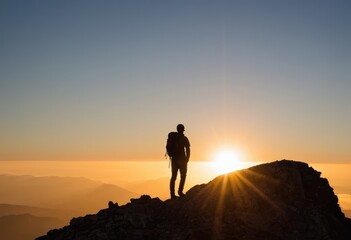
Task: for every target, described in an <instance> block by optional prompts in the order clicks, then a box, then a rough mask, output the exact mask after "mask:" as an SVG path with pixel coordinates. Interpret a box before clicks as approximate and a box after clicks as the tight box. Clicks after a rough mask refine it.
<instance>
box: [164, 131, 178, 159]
mask: <svg viewBox="0 0 351 240" xmlns="http://www.w3.org/2000/svg"><path fill="white" fill-rule="evenodd" d="M178 139H179V135H178V133H177V132H170V133H168V138H167V145H166V151H167V155H168V156H169V157H170V158H173V157H174V156H175V155H177V154H178V153H179V143H178V142H179V140H178Z"/></svg>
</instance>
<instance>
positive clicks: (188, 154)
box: [185, 139, 190, 162]
mask: <svg viewBox="0 0 351 240" xmlns="http://www.w3.org/2000/svg"><path fill="white" fill-rule="evenodd" d="M187 142H188V143H187V145H186V146H185V153H186V159H187V162H189V159H190V143H189V140H188V139H187Z"/></svg>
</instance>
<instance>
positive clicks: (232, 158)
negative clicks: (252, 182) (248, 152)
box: [212, 149, 241, 174]
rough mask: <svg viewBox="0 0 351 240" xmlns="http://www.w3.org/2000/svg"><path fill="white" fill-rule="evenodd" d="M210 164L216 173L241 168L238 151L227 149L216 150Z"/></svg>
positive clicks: (224, 172)
mask: <svg viewBox="0 0 351 240" xmlns="http://www.w3.org/2000/svg"><path fill="white" fill-rule="evenodd" d="M212 164H213V170H214V171H215V172H216V173H217V174H226V173H229V172H232V171H235V170H238V169H240V168H241V162H240V156H239V153H238V152H237V151H235V150H229V149H223V150H220V151H218V152H217V153H216V154H215V155H214V158H213V163H212Z"/></svg>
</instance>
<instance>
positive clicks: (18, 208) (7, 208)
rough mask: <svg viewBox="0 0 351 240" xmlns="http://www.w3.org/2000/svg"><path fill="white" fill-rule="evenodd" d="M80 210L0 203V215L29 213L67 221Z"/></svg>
mask: <svg viewBox="0 0 351 240" xmlns="http://www.w3.org/2000/svg"><path fill="white" fill-rule="evenodd" d="M80 213H81V212H80V211H73V210H62V209H61V210H57V209H48V208H38V207H30V206H23V205H10V204H0V217H3V216H8V215H23V214H29V215H33V216H36V217H53V218H57V219H60V220H61V221H64V222H65V223H68V222H69V220H70V219H71V218H72V217H73V216H77V215H79V214H80Z"/></svg>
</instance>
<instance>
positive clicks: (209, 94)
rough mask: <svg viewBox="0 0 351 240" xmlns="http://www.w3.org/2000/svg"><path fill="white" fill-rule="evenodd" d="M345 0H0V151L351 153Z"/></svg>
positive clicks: (268, 157)
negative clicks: (180, 137) (179, 138)
mask: <svg viewBox="0 0 351 240" xmlns="http://www.w3.org/2000/svg"><path fill="white" fill-rule="evenodd" d="M350 43H351V3H350V1H323V0H320V1H306V0H304V1H200V0H196V1H195V0H194V1H189V0H188V1H86V0H84V1H83V0H82V1H15V0H11V1H2V2H1V7H0V52H1V54H0V114H1V118H0V130H1V135H0V160H129V159H145V160H146V159H152V160H162V158H163V154H164V152H165V142H166V137H167V133H168V132H169V131H172V130H175V127H176V124H178V123H183V124H184V125H185V128H186V132H185V134H186V135H187V136H188V137H189V139H190V141H191V145H192V153H193V155H192V156H193V157H192V159H193V160H209V159H210V158H211V153H212V152H213V151H215V150H216V149H218V148H234V149H237V150H238V151H239V152H241V153H242V156H243V158H244V159H247V160H251V161H257V160H261V161H273V160H276V159H283V158H286V159H294V160H302V161H306V162H335V163H336V162H346V163H351V141H350V136H351V78H350V76H351V44H350Z"/></svg>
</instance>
